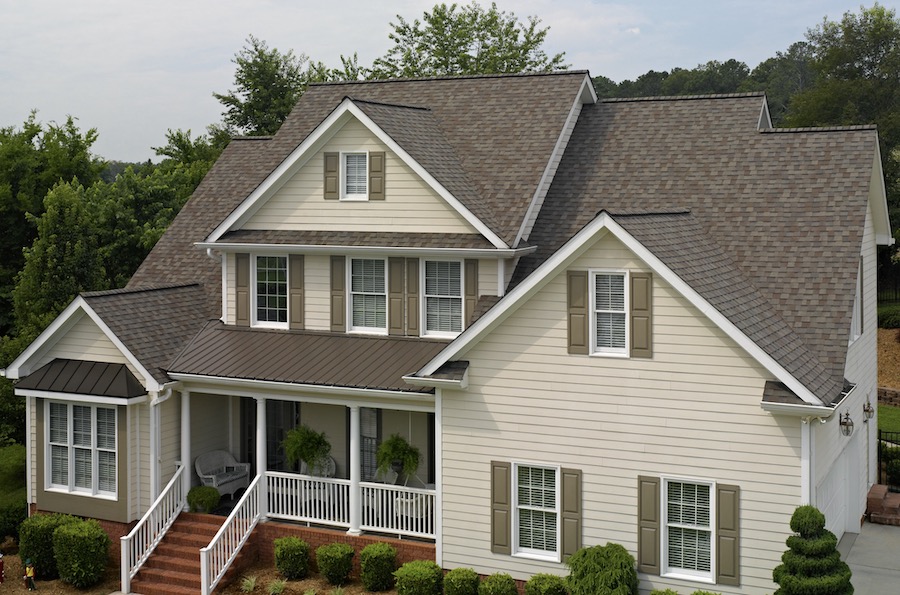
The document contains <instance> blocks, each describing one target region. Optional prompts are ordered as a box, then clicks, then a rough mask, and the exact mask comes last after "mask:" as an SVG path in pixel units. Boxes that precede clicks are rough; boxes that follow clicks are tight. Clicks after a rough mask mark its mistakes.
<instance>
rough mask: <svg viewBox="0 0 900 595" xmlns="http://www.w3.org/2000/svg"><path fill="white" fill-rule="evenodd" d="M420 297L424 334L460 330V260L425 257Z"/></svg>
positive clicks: (458, 331)
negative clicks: (422, 306) (422, 295)
mask: <svg viewBox="0 0 900 595" xmlns="http://www.w3.org/2000/svg"><path fill="white" fill-rule="evenodd" d="M424 298H425V334H429V335H454V334H458V333H460V332H462V311H463V286H462V263H461V262H459V261H434V260H426V261H425V293H424Z"/></svg>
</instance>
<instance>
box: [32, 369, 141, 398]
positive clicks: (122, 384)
mask: <svg viewBox="0 0 900 595" xmlns="http://www.w3.org/2000/svg"><path fill="white" fill-rule="evenodd" d="M16 389H17V390H19V389H25V390H39V391H45V392H53V393H69V394H77V395H93V396H98V397H118V398H123V399H129V398H132V397H140V396H142V395H146V394H147V391H146V390H144V387H143V386H142V385H141V383H140V382H139V381H138V379H137V378H135V377H134V374H132V373H131V371H130V370H129V369H128V366H126V365H125V364H109V363H105V362H90V361H81V360H71V359H55V360H53V361H52V362H50V363H49V364H47V365H45V366H42V367H41V368H39V369H38V370H36V371H34V372H32V373H31V374H29V375H28V376H27V377H26V378H23V379H22V380H20V381H19V382H18V383H17V384H16Z"/></svg>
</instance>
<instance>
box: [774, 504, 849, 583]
mask: <svg viewBox="0 0 900 595" xmlns="http://www.w3.org/2000/svg"><path fill="white" fill-rule="evenodd" d="M791 531H793V532H794V535H791V536H790V537H788V538H787V546H788V550H787V551H786V552H784V554H783V555H782V556H781V561H782V563H781V564H780V565H779V566H777V567H776V568H775V570H774V571H772V577H773V579H774V580H775V582H776V583H778V585H780V588H779V589H778V590H777V591H775V595H852V593H853V585H851V584H850V577H851V572H850V567H849V566H847V563H846V562H844V561H843V560H841V555H840V553H839V552H838V551H837V537H835V535H834V533H832V532H831V531H829V530H827V529H826V528H825V515H823V514H822V513H821V512H819V510H818V509H817V508H816V507H815V506H800V507H798V508H797V510H795V511H794V514H793V515H792V516H791Z"/></svg>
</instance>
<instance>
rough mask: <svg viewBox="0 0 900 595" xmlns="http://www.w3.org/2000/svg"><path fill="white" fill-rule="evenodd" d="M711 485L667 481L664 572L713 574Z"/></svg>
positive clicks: (693, 574) (694, 574) (710, 576)
mask: <svg viewBox="0 0 900 595" xmlns="http://www.w3.org/2000/svg"><path fill="white" fill-rule="evenodd" d="M711 493H712V486H711V485H709V484H704V483H689V482H683V481H672V480H669V481H666V488H665V494H666V502H665V510H664V513H665V528H666V537H665V540H664V545H665V547H666V556H665V561H666V572H669V573H675V574H684V575H688V576H695V577H702V578H710V579H711V578H712V527H713V525H712V501H711V499H710V495H711Z"/></svg>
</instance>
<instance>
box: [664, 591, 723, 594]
mask: <svg viewBox="0 0 900 595" xmlns="http://www.w3.org/2000/svg"><path fill="white" fill-rule="evenodd" d="M672 592H673V593H675V591H672ZM675 595H678V593H675ZM691 595H722V594H721V593H713V592H712V591H694V592H693V593H691Z"/></svg>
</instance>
